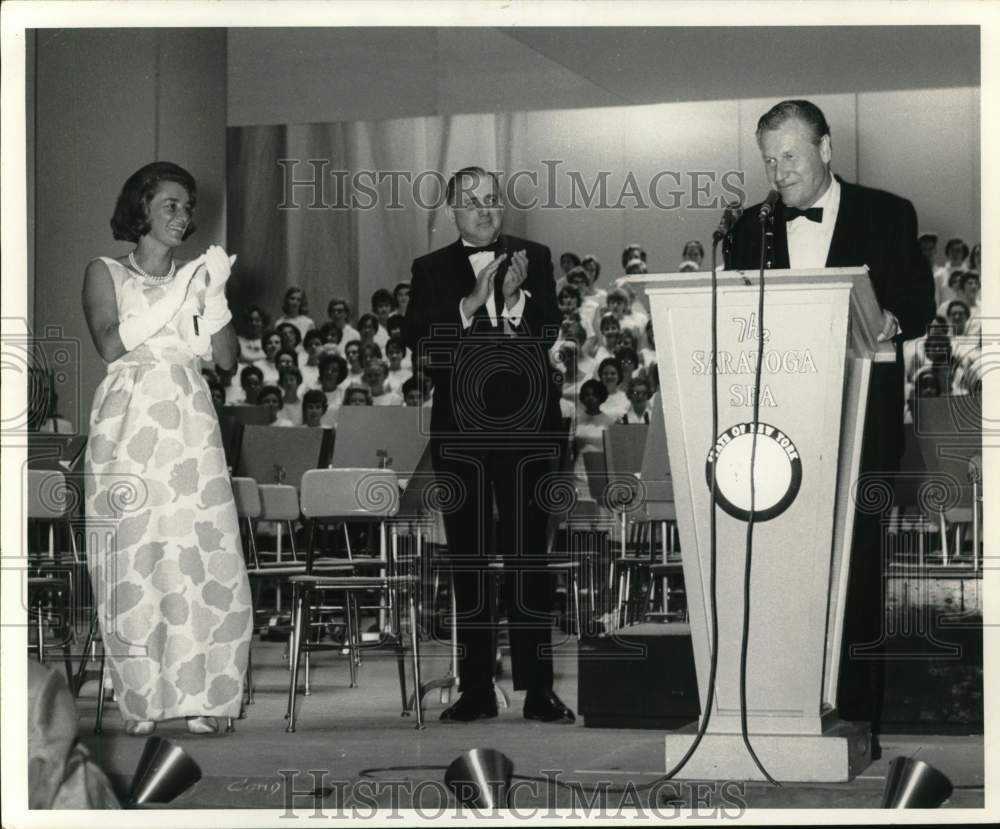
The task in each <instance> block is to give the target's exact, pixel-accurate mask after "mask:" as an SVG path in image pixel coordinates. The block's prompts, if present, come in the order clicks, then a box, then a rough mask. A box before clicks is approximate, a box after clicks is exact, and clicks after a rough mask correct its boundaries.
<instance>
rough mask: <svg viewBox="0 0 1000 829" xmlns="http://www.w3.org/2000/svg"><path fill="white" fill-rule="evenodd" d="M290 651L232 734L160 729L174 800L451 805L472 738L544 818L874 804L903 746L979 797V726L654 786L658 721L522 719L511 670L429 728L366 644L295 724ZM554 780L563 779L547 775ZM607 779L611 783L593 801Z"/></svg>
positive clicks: (284, 806) (263, 675)
mask: <svg viewBox="0 0 1000 829" xmlns="http://www.w3.org/2000/svg"><path fill="white" fill-rule="evenodd" d="M422 649H423V652H422V655H423V659H422V667H421V670H422V671H423V673H424V679H425V680H426V679H428V678H434V677H438V676H442V675H444V674H445V672H446V670H447V664H448V661H447V649H446V648H445V647H444V646H443V645H442V644H438V643H427V644H425V645H422ZM282 650H283V644H282V643H280V642H261V641H259V640H255V642H254V650H253V661H254V677H255V686H256V687H255V692H256V699H255V704H254V705H252V706H250V707H249V708H248V716H247V718H246V719H243V720H238V721H237V723H236V730H235V732H234V733H230V734H219V735H214V736H209V737H194V736H191V735H189V734H188V733H187V731H186V730H185V729H184V725H183V722H171V723H167V724H162V725H161V726H160V727H159V729H158V731H157V733H158V734H160V735H162V736H166V737H169V738H171V739H175V740H176V741H177V742H179V743H180V744H182V745H183V746H184V747H185V748H186V749H187V750H188V751H189V752H190V754H191V755H192V757H194V758H195V760H196V761H197V762H198V763H199V764H200V766H201V768H202V771H203V774H204V776H203V778H202V780H201V781H200V782H199V783H198V784H196V786H195V787H194V788H193V789H191V790H189V791H188V792H187V793H185V794H184V795H182V796H181V797H180V798H179V799H178V800H177V801H175V803H174V804H173V807H174V808H202V809H212V808H215V809H222V808H224V809H234V808H247V809H269V810H279V811H280V812H281V813H283V814H286V815H288V809H289V807H291V808H292V809H293V810H294V813H295V814H298V815H300V816H301V815H307V816H308V815H311V814H314V813H315V812H316V810H317V809H319V810H320V811H321V812H322V813H323V814H325V815H327V816H330V817H337V816H341V817H344V816H352V815H353V816H355V817H356V816H359V815H360V816H364V815H365V814H368V815H370V814H371V810H372V809H373V808H374V805H375V804H378V806H380V807H382V808H400V809H406V808H413V807H419V808H420V809H421V810H422V813H424V814H425V815H430V816H433V815H435V814H438V813H439V810H440V809H443V808H448V807H450V806H451V805H453V802H452V803H449V800H448V795H447V793H446V792H445V790H444V789H443V787H442V786H441V785H439V784H440V781H441V780H442V779H443V770H444V768H445V767H446V766H447V765H448V764H449V763H450V762H451V761H452V760H453V759H455V758H456V757H457V756H458V755H460V754H461V753H462V752H464V751H467V750H468V749H470V748H475V747H480V748H484V747H489V748H495V749H498V750H499V751H502V752H503V753H505V754H506V755H507V756H508V757H510V758H511V759H512V760H513V762H514V772H515V780H516V781H520V782H518V783H517V785H516V788H515V793H514V798H515V801H514V802H515V805H516V807H517V808H519V809H523V810H527V813H530V814H533V815H534V816H535V817H544V810H545V809H547V808H551V807H553V806H555V807H556V808H559V809H573V810H574V811H575V812H576V814H577V815H578V816H579V817H585V816H587V817H590V818H600V817H614V816H615V814H616V813H617V811H618V809H619V807H620V806H624V807H625V808H626V809H627V808H630V807H635V808H642V809H648V810H652V811H651V814H652V815H653V816H658V817H660V818H668V817H670V816H671V814H672V812H671V810H672V809H673V808H697V809H699V810H700V814H702V815H703V816H706V817H708V816H711V815H713V814H714V815H716V816H724V817H728V816H733V815H735V814H737V813H739V812H741V811H742V810H743V809H745V808H751V809H758V808H779V809H780V808H800V809H801V808H819V809H829V808H877V807H878V804H879V800H880V797H881V792H882V788H883V783H884V779H885V776H886V772H887V769H888V766H889V763H890V762H891V760H892V759H893V758H895V757H897V756H900V755H909V756H912V755H916V756H918V757H920V758H922V759H923V760H925V761H927V762H928V763H930V764H931V765H933V766H935V767H936V768H938V769H939V770H940V771H942V772H943V773H944V774H946V775H947V776H948V777H949V779H950V780H951V781H952V783H953V784H954V785H955V786H956V790H955V792H954V794H953V795H952V797H951V799H950V800H949V801H948V802H947V803H946V804H945V805H946V806H947V807H951V808H977V807H981V806H982V804H983V792H982V789H981V788H977V787H981V786H982V784H983V738H982V736H928V735H920V736H901V735H889V736H886V737H883V739H882V751H883V755H882V758H881V759H880V760H878V761H876V762H874V763H873V764H872V765H871V766H870V767H869V768H868V769H866V770H865V771H864V772H863V773H862V774H861V775H860V776H859V777H857V778H856V779H855V780H853V781H852V782H850V783H846V784H839V785H822V786H819V785H801V784H790V785H785V786H783V787H781V788H774V787H771V786H768V785H765V784H759V783H742V782H736V781H730V782H726V783H720V782H709V783H706V782H704V781H689V780H685V779H683V772H681V774H680V775H679V776H678V777H679V778H680V779H676V780H673V781H670V782H668V783H662V784H658V785H657V786H656V787H655V788H654V789H653V790H652V792H651V791H650V788H649V787H650V784H653V783H654V782H656V781H657V780H658V778H660V776H661V775H662V774H663V773H664V771H665V768H664V741H663V732H662V731H653V730H636V729H607V728H587V727H585V726H584V725H583V723H582V722H581V718H579V717H578V719H577V722H576V723H575V724H574V725H571V726H566V725H562V726H560V725H545V724H540V723H535V722H529V721H526V720H524V719H523V718H522V717H521V705H522V703H523V694H522V693H514V692H512V691H511V684H510V679H509V673H506V672H505V673H504V675H503V676H502V677H501V679H500V681H499V685H500V687H501V688H502V689H503V690H504V691H506V693H507V696H508V698H509V701H510V707H509V708H508V709H506V710H501V712H500V715H499V717H498V718H497V719H494V720H485V721H479V722H477V723H470V724H451V723H442V722H440V721H439V720H438V716H439V715H440V712H441V711H442V709H443V708H444V707H445V706H444V704H443V703H442V702H441V701H440V696H439V692H438V691H432V692H430V693H429V694H427V696H426V697H425V700H424V705H425V716H426V729H425V730H423V731H418V730H416V729H415V728H414V720H413V718H412V716H410V717H402V716H400V710H401V706H400V696H399V686H398V682H397V675H396V663H395V660H394V658H393V657H392V656H391V654H389V653H381V652H371V653H366V655H365V657H364V662H363V665H362V666H361V671H360V687H358V688H353V689H352V688H350V687H349V685H348V671H347V663H346V661H345V658H344V657H342V656H341V655H339V654H338V653H333V652H328V653H321V654H316V655H314V658H313V670H312V695H311V696H309V697H300V698H299V708H298V711H299V716H298V722H297V730H296V733H294V734H288V733H286V732H285V724H286V721H285V719H284V713H285V706H286V703H287V691H288V672H287V670H286V669H285V667H284V663H283V661H282ZM506 667H507V663H506V659H505V668H506ZM408 674H409V672H408ZM576 678H577V677H576V642H575V640H574V639H572V638H567V639H564V640H563V641H562V643H561V644H560V646H559V648H558V649H557V656H556V691H557V693H558V694H559V695H560V696H561V697H562V699H563V700H564V701H565V702H566V703H567V704H568V705H570V706H571V707H572V708H574V710H575V709H576V701H577V682H576ZM408 681H409V677H408ZM636 704H640V705H641V700H637V701H636ZM78 709H79V712H80V735H81V739H82V740H83V742H84V743H85V744H86V745H87V746H88V748H90V750H91V751H92V753H93V754H94V756H95V758H96V759H97V761H98V762H99V763H100V764H101V765H102V767H103V768H104V769H105V770H106V771H107V772H108V773H109V774H110V775H111V776H112V779H113V780H114V781H116V783H118V784H121V785H124V786H127V781H128V779H129V777H130V775H131V774H132V771H133V770H134V768H135V766H136V764H137V762H138V760H139V756H140V754H141V752H142V748H143V745H144V742H145V741H144V740H143V739H142V738H136V737H129V736H127V735H125V733H124V730H123V726H122V722H121V719H120V717H119V716H118V712H117V710H116V707H115V706H114V704H113V703H109V705H108V706H107V707H106V710H105V723H104V726H105V727H104V733H103V734H102V735H100V736H98V735H95V734H93V725H94V716H95V712H96V700H95V699H93V698H90V699H87V698H81V699H80V700H79V701H78ZM524 778H541V779H540V780H531V779H524ZM553 779H555V780H557V781H558V783H552V782H546V781H552V780H553ZM602 786H603V787H604V789H605V791H606V794H605V795H603V796H598V798H597V800H594V796H595V794H594V793H595V792H600V791H601V787H602ZM644 786H645V787H646V788H643V787H644ZM317 787H319V788H320V789H322V788H323V787H326V789H327V790H330V791H327V792H322V791H321V793H320V795H319V796H314V795H311V794H304V795H297V796H295V797H294V798H292V797H291V792H292V789H293V788H294V790H295V791H296V792H311V791H314V790H316V789H317ZM588 804H590V805H589V806H588ZM344 809H346V810H347V811H343V810H344ZM351 809H354V810H355V811H354V812H353V813H352V812H351ZM359 809H360V810H364V809H367V810H368V811H367V812H364V811H357V810H359ZM338 810H340V811H338ZM588 810H589V811H588ZM602 810H603V811H602ZM656 810H658V811H656Z"/></svg>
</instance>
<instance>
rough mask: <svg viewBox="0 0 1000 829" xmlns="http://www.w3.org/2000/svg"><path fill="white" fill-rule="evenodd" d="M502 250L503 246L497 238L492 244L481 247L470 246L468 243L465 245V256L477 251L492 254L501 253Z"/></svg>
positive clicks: (474, 253)
mask: <svg viewBox="0 0 1000 829" xmlns="http://www.w3.org/2000/svg"><path fill="white" fill-rule="evenodd" d="M502 251H503V248H502V247H501V245H500V240H499V239H497V241H495V242H493V244H490V245H483V246H482V247H478V248H474V247H472V246H470V245H466V246H465V255H466V256H475V255H476V254H477V253H492V254H497V253H501V252H502Z"/></svg>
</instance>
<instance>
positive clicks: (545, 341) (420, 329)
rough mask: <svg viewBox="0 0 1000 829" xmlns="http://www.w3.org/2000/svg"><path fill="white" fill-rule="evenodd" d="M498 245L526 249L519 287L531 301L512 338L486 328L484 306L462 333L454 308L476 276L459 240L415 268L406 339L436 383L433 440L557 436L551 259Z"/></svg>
mask: <svg viewBox="0 0 1000 829" xmlns="http://www.w3.org/2000/svg"><path fill="white" fill-rule="evenodd" d="M503 243H504V247H505V249H506V250H507V251H508V253H509V254H510V255H513V254H514V253H515V252H516V251H519V250H524V251H525V252H526V254H527V256H528V274H527V278H526V279H525V281H524V283H523V284H522V285H521V288H522V290H524V291H526V292H527V293H528V294H530V296H529V297H527V298H526V299H525V303H524V312H523V316H522V317H521V319H520V320H519V322H518V325H517V326H511V327H510V329H509V331H505V328H504V326H503V325H502V324H501V325H498V326H494V325H493V324H492V323H491V321H490V318H489V314H488V312H487V310H486V306H485V305H484V306H483V307H481V308H479V309H478V310H477V311H476V313H475V315H474V316H473V318H472V324H471V325H470V326H469V328H467V329H466V328H464V327H463V325H462V318H461V313H460V310H459V306H460V303H461V301H462V298H463V297H465V296H467V295H468V294H469V293H470V292H471V291H472V289H473V287H474V286H475V284H476V274H475V272H474V271H473V269H472V265H471V263H470V261H469V256H468V254H467V253H466V247H465V246H464V245H463V244H462V241H461V239H456V240H455V241H454V242H453V243H452V244H450V245H447V246H446V247H443V248H440V249H439V250H435V251H432V252H431V253H428V254H427V255H426V256H421V257H419V258H418V259H415V260H414V262H413V267H412V269H411V273H412V280H411V282H410V304H409V306H408V308H407V311H406V320H405V327H404V337H405V340H406V345H407V347H408V348H410V349H412V351H413V354H414V355H415V362H414V368H416V365H417V364H418V363H421V362H423V361H424V360H426V367H427V371H428V372H429V373H430V376H431V378H432V379H433V381H434V402H433V405H432V411H431V434H432V436H447V435H462V436H467V435H471V436H476V435H482V436H491V437H493V438H503V439H504V440H508V439H514V440H516V437H517V435H524V436H528V435H539V434H544V433H551V434H555V433H557V432H558V430H559V426H560V415H559V388H558V386H557V384H556V382H555V376H554V373H555V371H554V369H553V367H552V366H551V364H550V362H549V357H548V351H549V349H550V348H551V347H552V345H553V343H554V342H555V340H556V336H557V335H558V333H559V324H560V321H561V320H562V315H561V314H560V312H559V305H558V302H557V300H556V293H555V279H554V278H553V272H552V255H551V253H550V251H549V249H548V248H547V247H545V246H544V245H540V244H537V243H535V242H531V241H528V240H526V239H518V238H517V237H514V236H508V235H506V234H505V235H504V237H503ZM502 310H503V309H502V308H498V309H497V312H498V314H499V313H501V312H502Z"/></svg>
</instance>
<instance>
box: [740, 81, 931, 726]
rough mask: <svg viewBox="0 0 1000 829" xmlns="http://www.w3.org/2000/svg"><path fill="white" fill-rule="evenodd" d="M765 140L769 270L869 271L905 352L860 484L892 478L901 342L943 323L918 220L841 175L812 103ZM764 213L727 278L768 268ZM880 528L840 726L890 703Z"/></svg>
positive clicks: (847, 646)
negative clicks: (885, 681)
mask: <svg viewBox="0 0 1000 829" xmlns="http://www.w3.org/2000/svg"><path fill="white" fill-rule="evenodd" d="M756 135H757V145H758V147H759V148H760V152H761V157H762V158H763V161H764V168H765V171H766V173H767V179H768V181H769V182H770V184H771V187H772V188H774V189H775V190H777V191H778V193H779V194H780V201H778V202H777V203H776V204H775V205H774V213H773V231H774V236H773V247H772V250H771V251H770V252H769V257H768V258H769V259H770V261H771V264H770V265H768V267H774V268H818V267H849V266H855V265H867V266H868V268H869V273H870V277H871V282H872V286H873V288H874V289H875V296H876V298H877V300H878V302H879V305H880V306H881V307H882V330H881V332H880V334H879V341H880V342H888V341H890V340H891V341H893V342H894V343H895V345H896V361H895V363H894V364H890V365H889V366H885V365H884V364H882V366H878V365H877V366H875V367H874V370H873V374H872V381H871V389H870V391H869V398H868V405H869V414H868V419H867V423H866V427H865V434H864V448H863V452H862V463H861V475H862V476H872V475H880V474H882V475H891V473H893V472H894V471H895V470H897V469H898V467H899V460H900V457H901V456H902V450H903V360H902V342H903V340H909V339H913V338H915V337H920V336H923V335H924V334H925V333H926V327H927V324H928V323H929V322H930V321H931V320H933V318H934V280H933V278H932V275H931V269H930V266H929V264H928V262H927V260H926V259H925V258H924V257H923V256H922V255H921V252H920V246H919V244H918V243H917V215H916V212H915V211H914V209H913V205H912V204H911V203H910V202H909V201H907V200H905V199H902V198H900V197H899V196H895V195H893V194H891V193H886V192H884V191H881V190H873V189H871V188H868V187H861V186H859V185H856V184H851V183H849V182H846V181H844V180H843V179H841V178H840V177H839V176H835V175H833V174H832V173H831V170H830V162H831V160H832V157H833V148H832V144H831V139H830V128H829V126H828V125H827V122H826V118H825V117H824V115H823V113H822V111H821V110H820V109H819V107H817V106H815V105H814V104H812V103H811V102H809V101H782V102H781V103H779V104H776V105H775V106H774V107H772V108H771V109H770V110H769V111H768V112H767V113H765V114H764V115H763V116H762V117H761V119H760V121H759V122H758V124H757V133H756ZM759 208H760V205H755V206H753V207H751V208H749V209H747V210H746V211H745V212H744V213H743V216H742V217H741V219H740V220H739V221H738V222H737V224H736V226H735V227H734V229H733V236H732V239H731V244H730V245H729V246H728V257H727V261H726V267H727V268H736V269H741V270H755V269H758V268H759V267H760V262H761V230H760V225H759V222H758V218H757V217H758V212H759ZM868 480H871V478H870V477H869V478H868ZM881 518H882V515H881V514H879V515H872V514H867V513H865V512H864V511H863V510H859V511H858V514H857V517H856V521H855V532H854V539H853V544H852V554H851V571H850V576H849V581H848V590H847V608H846V616H845V625H844V651H843V656H842V659H841V669H840V684H839V689H838V706H839V709H840V713H841V716H842V717H844V718H845V719H857V720H869V721H871V722H872V726H873V731H877V727H878V721H879V718H880V714H881V708H880V704H881V695H882V669H881V660H879V658H878V657H879V655H880V651H879V647H880V644H881V642H882V639H883V637H884V627H883V618H884V607H883V605H882V590H881V588H882V566H881V565H882V532H881V529H882V528H881Z"/></svg>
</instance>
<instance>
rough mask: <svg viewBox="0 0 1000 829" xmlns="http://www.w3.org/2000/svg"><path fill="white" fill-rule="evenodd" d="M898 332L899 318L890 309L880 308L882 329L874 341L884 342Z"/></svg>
mask: <svg viewBox="0 0 1000 829" xmlns="http://www.w3.org/2000/svg"><path fill="white" fill-rule="evenodd" d="M898 333H899V320H898V319H896V315H895V314H893V313H892V311H886V310H885V309H883V310H882V330H881V331H880V332H879V335H878V338H877V339H876V342H880V343H886V342H889V340H891V339H892V338H893V337H895V336H896V335H897V334H898Z"/></svg>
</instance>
